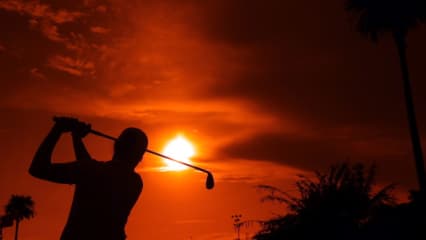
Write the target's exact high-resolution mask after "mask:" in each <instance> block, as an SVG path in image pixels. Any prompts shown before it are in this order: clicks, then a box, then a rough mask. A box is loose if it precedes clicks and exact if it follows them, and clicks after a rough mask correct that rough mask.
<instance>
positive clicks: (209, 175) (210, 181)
mask: <svg viewBox="0 0 426 240" xmlns="http://www.w3.org/2000/svg"><path fill="white" fill-rule="evenodd" d="M53 120H54V121H56V120H57V117H54V118H53ZM89 132H90V133H92V134H94V135H97V136H100V137H104V138H107V139H110V140H113V141H116V140H117V138H115V137H112V136H109V135H107V134H104V133H102V132H99V131H96V130H93V129H90V131H89ZM145 151H146V152H148V153H151V154H153V155H156V156H159V157H162V158H165V159H167V160H170V161H173V162H177V163H180V164H182V165H185V166H187V167H190V168H193V169H195V170H198V171H201V172H204V173H207V179H206V188H207V189H212V188H213V187H214V179H213V174H212V173H211V172H209V171H207V170H206V169H203V168H200V167H197V166H194V165H191V164H189V163H186V162H182V161H179V160H176V159H174V158H171V157H168V156H166V155H163V154H161V153H158V152H155V151H152V150H149V149H146V150H145Z"/></svg>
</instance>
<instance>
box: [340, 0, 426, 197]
mask: <svg viewBox="0 0 426 240" xmlns="http://www.w3.org/2000/svg"><path fill="white" fill-rule="evenodd" d="M346 10H348V11H350V12H353V13H355V14H356V16H357V18H358V22H357V29H358V31H359V32H360V33H361V34H362V35H365V36H367V37H369V38H370V39H371V40H373V41H377V40H378V37H379V35H381V34H382V33H387V32H388V33H391V34H392V36H393V39H394V41H395V44H396V47H397V50H398V55H399V61H400V66H401V72H402V80H403V89H404V96H405V104H406V109H407V116H408V123H409V129H410V136H411V143H412V147H413V153H414V159H415V166H416V171H417V178H418V183H419V187H420V191H421V193H423V194H425V193H426V174H425V168H424V162H423V154H422V149H421V143H420V138H419V133H418V129H417V123H416V115H415V111H414V103H413V99H412V93H411V84H410V77H409V71H408V64H407V56H406V50H407V43H406V38H407V34H408V31H409V30H410V29H412V28H414V27H416V26H417V25H418V24H419V23H422V22H424V21H425V20H426V1H424V0H347V1H346Z"/></svg>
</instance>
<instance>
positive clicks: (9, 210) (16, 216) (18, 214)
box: [5, 195, 34, 240]
mask: <svg viewBox="0 0 426 240" xmlns="http://www.w3.org/2000/svg"><path fill="white" fill-rule="evenodd" d="M5 210H6V215H7V216H10V217H11V218H12V219H13V220H14V221H15V240H18V230H19V223H20V222H21V221H22V220H24V219H30V218H32V217H34V201H33V199H32V198H31V196H21V195H12V197H11V198H10V200H9V202H8V204H7V205H6V208H5Z"/></svg>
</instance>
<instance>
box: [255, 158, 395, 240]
mask: <svg viewBox="0 0 426 240" xmlns="http://www.w3.org/2000/svg"><path fill="white" fill-rule="evenodd" d="M375 173H376V167H375V166H371V167H369V168H368V169H366V167H365V166H364V165H362V164H355V165H348V164H340V165H335V166H332V167H330V168H329V169H328V171H326V172H325V173H321V172H315V178H314V180H312V179H310V178H308V177H306V176H300V180H298V181H296V187H297V190H298V192H299V196H291V195H290V194H288V193H286V192H284V191H281V190H279V189H277V188H274V187H270V186H265V185H262V186H259V188H260V189H263V190H266V191H268V193H269V194H268V195H266V196H265V197H264V198H263V199H262V200H263V201H278V202H281V203H285V204H286V205H287V207H288V209H289V211H290V214H288V215H286V216H281V217H277V218H274V219H272V220H269V221H267V222H265V224H264V228H263V230H262V231H261V232H260V233H259V234H258V235H257V236H256V237H255V239H280V238H284V237H287V238H289V239H291V238H292V237H298V238H302V239H304V238H310V237H314V236H322V237H327V238H329V239H334V237H336V239H338V238H339V237H341V234H343V233H345V234H348V233H350V234H349V235H350V236H355V235H356V232H357V230H358V229H359V227H360V226H361V225H362V224H363V223H365V222H368V220H369V218H370V217H371V216H372V215H373V214H374V212H375V211H376V210H377V209H379V208H381V207H383V206H393V205H394V204H395V200H394V198H393V196H392V194H391V191H392V190H393V188H394V185H393V184H392V185H388V186H385V187H384V188H381V189H379V190H378V191H377V192H373V187H374V185H375V181H374V180H375ZM333 236H334V237H333Z"/></svg>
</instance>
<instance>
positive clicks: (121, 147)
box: [114, 128, 148, 167]
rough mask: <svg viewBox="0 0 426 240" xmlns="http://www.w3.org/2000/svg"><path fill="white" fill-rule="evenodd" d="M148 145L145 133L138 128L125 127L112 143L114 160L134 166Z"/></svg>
mask: <svg viewBox="0 0 426 240" xmlns="http://www.w3.org/2000/svg"><path fill="white" fill-rule="evenodd" d="M147 146H148V138H147V136H146V134H145V133H144V132H143V131H142V130H140V129H138V128H126V129H124V131H123V132H122V133H121V134H120V136H119V137H118V139H117V140H116V141H115V144H114V160H116V161H120V162H122V163H123V164H126V165H127V164H128V165H129V167H136V165H137V164H138V163H139V162H140V161H141V159H142V156H143V154H144V152H145V150H146V148H147Z"/></svg>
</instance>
